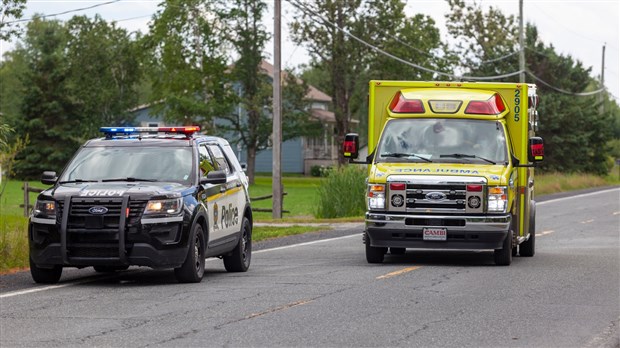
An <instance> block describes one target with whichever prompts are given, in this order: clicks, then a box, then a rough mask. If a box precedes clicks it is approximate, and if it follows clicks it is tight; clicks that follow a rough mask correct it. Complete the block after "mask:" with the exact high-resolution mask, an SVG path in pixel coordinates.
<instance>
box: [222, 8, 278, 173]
mask: <svg viewBox="0 0 620 348" xmlns="http://www.w3.org/2000/svg"><path fill="white" fill-rule="evenodd" d="M231 5H232V7H231V8H230V10H229V13H228V14H229V21H230V22H229V25H230V27H231V28H230V29H231V30H230V31H229V33H230V37H229V40H230V42H231V43H232V46H233V48H234V50H235V52H236V53H237V54H238V56H239V58H238V59H237V60H236V62H235V64H234V65H233V67H232V78H233V80H234V81H235V84H237V86H238V89H237V90H238V93H237V94H238V101H237V102H238V103H239V106H240V107H241V108H242V109H243V111H244V113H245V120H243V121H241V118H240V115H238V114H237V115H235V116H232V117H230V121H231V123H232V124H233V128H234V130H235V131H237V132H238V134H239V140H240V141H241V143H242V144H243V145H244V147H245V148H246V150H247V166H248V167H247V168H248V170H247V173H248V179H249V181H250V183H254V168H255V163H256V152H257V150H258V149H259V147H260V146H261V145H262V146H264V145H266V143H267V141H268V139H269V135H270V134H271V129H270V127H271V122H270V120H269V118H268V115H267V113H266V112H265V110H264V109H265V107H266V106H268V105H269V102H270V100H271V94H272V93H271V83H270V82H269V80H268V78H267V76H266V75H265V74H264V73H261V72H260V69H261V62H262V61H263V59H264V57H263V53H262V52H263V48H264V47H265V43H266V42H267V40H268V39H269V34H268V33H267V31H266V30H265V27H264V26H263V25H262V17H263V13H264V12H265V10H266V9H267V5H266V4H265V3H264V2H263V1H261V0H234V1H232V2H231Z"/></svg>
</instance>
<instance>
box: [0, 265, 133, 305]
mask: <svg viewBox="0 0 620 348" xmlns="http://www.w3.org/2000/svg"><path fill="white" fill-rule="evenodd" d="M139 271H140V270H139ZM115 276H116V275H109V276H103V277H97V276H93V277H89V278H88V279H81V280H76V281H71V282H69V283H64V284H58V285H48V286H44V287H40V288H32V289H28V290H18V291H12V292H7V293H6V294H1V295H0V299H3V298H6V297H13V296H19V295H26V294H30V293H33V292H39V291H46V290H54V289H60V288H66V287H67V286H71V285H79V284H85V283H90V282H94V281H97V280H105V279H111V278H114V277H115Z"/></svg>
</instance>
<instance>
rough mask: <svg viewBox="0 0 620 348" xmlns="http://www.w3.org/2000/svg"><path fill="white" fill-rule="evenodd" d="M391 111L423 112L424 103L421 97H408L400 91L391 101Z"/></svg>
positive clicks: (403, 112) (400, 112) (402, 112)
mask: <svg viewBox="0 0 620 348" xmlns="http://www.w3.org/2000/svg"><path fill="white" fill-rule="evenodd" d="M390 111H391V112H393V113H397V114H423V113H424V104H422V100H420V99H407V98H405V96H404V95H403V94H402V93H401V92H398V93H396V95H395V96H394V99H392V102H391V103H390Z"/></svg>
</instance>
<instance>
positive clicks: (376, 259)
mask: <svg viewBox="0 0 620 348" xmlns="http://www.w3.org/2000/svg"><path fill="white" fill-rule="evenodd" d="M365 243H366V261H368V263H382V262H383V258H384V257H385V253H386V252H387V248H377V247H373V246H370V238H368V236H366V238H365Z"/></svg>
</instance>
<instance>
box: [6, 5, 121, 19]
mask: <svg viewBox="0 0 620 348" xmlns="http://www.w3.org/2000/svg"><path fill="white" fill-rule="evenodd" d="M119 1H121V0H112V1H108V2H103V3H100V4H96V5H92V6H88V7H82V8H76V9H74V10H67V11H63V12H58V13H52V14H48V15H42V16H36V17H31V18H24V19H17V20H14V21H11V22H6V24H13V23H20V22H29V21H31V20H33V19H35V18H47V17H54V16H60V15H64V14H67V13H72V12H79V11H84V10H89V9H91V8H95V7H99V6H104V5H109V4H113V3H115V2H119Z"/></svg>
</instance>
